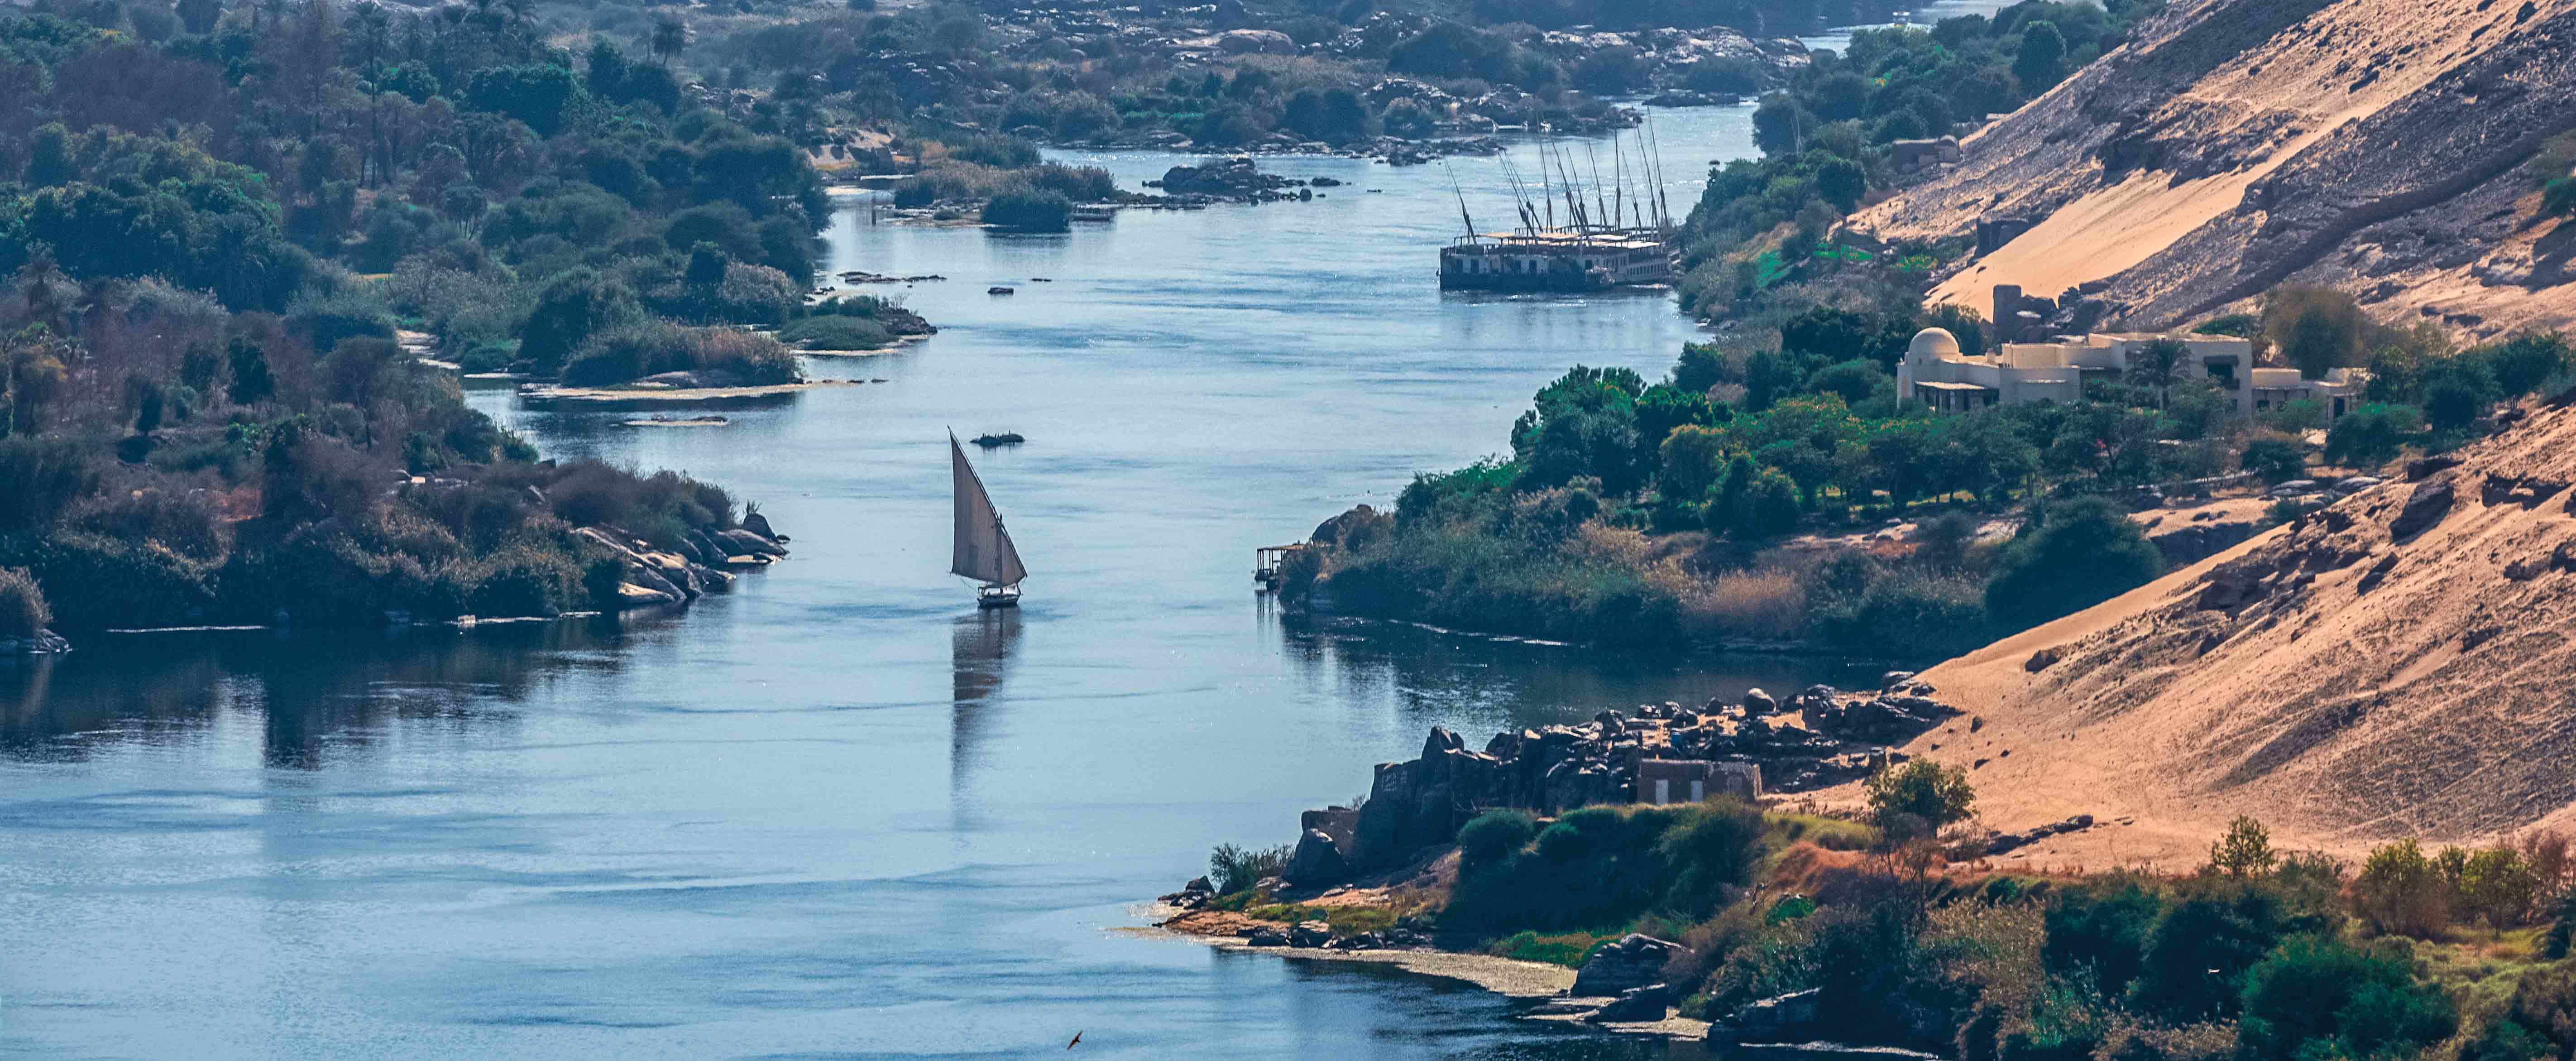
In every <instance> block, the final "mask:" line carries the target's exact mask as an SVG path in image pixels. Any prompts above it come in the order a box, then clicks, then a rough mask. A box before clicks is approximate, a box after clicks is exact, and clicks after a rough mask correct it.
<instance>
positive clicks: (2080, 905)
mask: <svg viewBox="0 0 2576 1061" xmlns="http://www.w3.org/2000/svg"><path fill="white" fill-rule="evenodd" d="M2164 912H2165V898H2164V896H2163V895H2161V894H2159V893H2157V892H2153V891H2150V890H2148V889H2147V888H2146V887H2144V886H2143V885H2142V884H2141V883H2140V882H2138V881H2136V880H2124V881H2116V882H2103V883H2091V884H2085V885H2080V886H2076V887H2070V888H2062V889H2059V890H2058V891H2057V892H2056V893H2055V894H2053V895H2051V896H2050V897H2049V901H2048V907H2047V913H2046V917H2045V920H2044V921H2043V925H2044V927H2045V931H2044V936H2043V938H2044V940H2045V942H2044V943H2043V944H2042V946H2041V950H2040V957H2041V959H2042V960H2043V961H2044V962H2045V963H2046V964H2047V966H2048V968H2049V970H2050V971H2051V972H2055V973H2058V974H2059V975H2068V976H2071V975H2078V974H2090V975H2091V976H2092V978H2093V982H2094V983H2095V984H2096V985H2098V986H2100V987H2101V988H2102V990H2104V991H2106V992H2109V993H2111V994H2113V995H2118V994H2121V993H2123V992H2125V991H2126V990H2127V989H2128V986H2129V984H2130V983H2131V982H2132V981H2135V980H2136V979H2137V978H2138V973H2139V972H2140V971H2141V970H2142V969H2144V968H2145V966H2146V954H2147V942H2148V940H2149V939H2150V938H2151V937H2152V935H2153V933H2154V931H2155V927H2156V921H2157V919H2158V918H2160V917H2162V916H2163V915H2164Z"/></svg>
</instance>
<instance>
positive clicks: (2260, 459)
mask: <svg viewBox="0 0 2576 1061" xmlns="http://www.w3.org/2000/svg"><path fill="white" fill-rule="evenodd" d="M2238 466H2239V467H2242V468H2244V469H2245V470H2246V471H2249V472H2253V473H2254V474H2255V475H2256V476H2257V477H2259V478H2261V479H2262V480H2263V481H2264V482H2266V483H2286V482H2289V481H2290V480H2293V479H2300V478H2305V477H2306V476H2307V474H2308V447H2307V444H2306V443H2304V442H2301V441H2299V440H2298V439H2295V438H2291V437H2290V436H2288V435H2260V436H2257V437H2256V438H2255V439H2254V440H2253V441H2251V442H2248V443H2246V444H2245V453H2244V456H2243V457H2241V458H2240V459H2239V460H2238Z"/></svg>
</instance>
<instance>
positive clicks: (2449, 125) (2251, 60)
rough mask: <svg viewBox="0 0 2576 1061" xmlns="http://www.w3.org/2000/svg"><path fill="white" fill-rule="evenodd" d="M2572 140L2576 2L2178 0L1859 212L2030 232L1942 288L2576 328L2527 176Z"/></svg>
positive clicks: (2145, 305)
mask: <svg viewBox="0 0 2576 1061" xmlns="http://www.w3.org/2000/svg"><path fill="white" fill-rule="evenodd" d="M2570 129H2576V0H2528V2H2523V0H2334V2H2326V0H2178V2H2176V3H2174V4H2173V5H2171V6H2170V7H2169V8H2168V9H2167V10H2166V11H2165V13H2163V14H2162V15H2159V16H2157V17H2156V18H2154V19H2152V20H2150V21H2149V22H2147V23H2146V24H2144V25H2142V26H2141V27H2139V29H2138V30H2137V32H2136V33H2134V34H2133V36H2132V40H2131V41H2130V42H2129V43H2127V44H2124V45H2122V46H2121V47H2120V48H2118V49H2116V50H2115V51H2114V52H2113V53H2112V54H2110V55H2108V56H2106V57H2104V58H2103V60H2102V61H2100V62H2097V63H2095V64H2093V65H2091V66H2089V67H2087V68H2086V69H2084V70H2083V71H2080V72H2078V73H2077V74H2076V75H2075V76H2074V77H2072V78H2069V79H2068V80H2067V82H2066V83H2064V84H2062V85H2059V86H2058V87H2057V88H2056V89H2054V90H2052V91H2051V92H2049V93H2048V94H2047V95H2045V96H2043V97H2041V98H2040V99H2038V100H2035V101H2033V102H2032V103H2030V104H2029V105H2028V106H2025V107H2023V108H2022V109H2021V110H2020V111H2018V112H2016V113H2014V114H2013V115H2012V116H2010V117H2009V118H2006V119H2004V120H2003V121H2001V122H1998V123H1997V124H1996V125H1994V126H1992V127H1989V128H1988V129H1985V130H1983V131H1981V132H1979V133H1978V134H1976V135H1975V136H1972V137H1970V138H1969V139H1968V141H1967V142H1966V144H1965V145H1964V146H1965V151H1966V157H1965V160H1964V161H1963V162H1962V163H1961V164H1960V165H1958V166H1956V167H1953V168H1950V169H1948V170H1945V171H1943V172H1941V173H1939V174H1937V175H1933V176H1929V177H1926V178H1924V179H1923V180H1922V182H1921V183H1920V184H1918V185H1916V186H1914V187H1911V188H1908V189H1906V190H1904V191H1901V192H1900V193H1899V194H1898V195H1896V196H1895V197H1894V198H1892V199H1890V200H1888V201H1887V202H1884V203H1881V204H1879V205H1876V206H1874V207H1871V208H1870V209H1868V210H1866V211H1864V212H1863V213H1862V214H1860V215H1858V216H1857V217H1856V218H1855V219H1854V221H1853V224H1854V225H1855V226H1856V227H1858V228H1860V229H1863V230H1865V231H1869V232H1871V233H1873V234H1875V235H1878V236H1880V237H1884V238H1911V239H1924V238H1939V237H1945V236H1959V235H1964V234H1967V233H1970V232H1972V231H1973V230H1974V227H1975V225H1976V222H1977V221H1978V220H1979V219H1981V218H2025V219H2030V220H2033V221H2035V222H2036V224H2035V225H2034V226H2033V227H2032V228H2031V229H2030V230H2029V231H2028V232H2026V233H2024V234H2022V235H2021V236H2019V237H2017V238H2015V239H2014V240H2012V241H2011V242H2009V243H2007V244H2005V245H2004V246H2003V247H2002V248H2000V249H1999V250H1997V251H1995V252H1994V253H1992V254H1989V255H1987V256H1986V257H1984V258H1983V259H1981V260H1977V261H1973V262H1969V263H1965V264H1964V265H1963V266H1962V267H1961V268H1960V269H1959V270H1958V271H1957V272H1955V273H1953V274H1952V275H1950V276H1949V277H1948V278H1946V279H1945V281H1944V282H1943V283H1942V285H1941V286H1940V287H1939V288H1938V289H1937V291H1936V294H1937V295H1938V296H1939V297H1942V298H1945V299H1953V300H1958V301H1962V302H1966V303H1968V304H1970V305H1976V306H1980V307H1982V306H1984V305H1985V304H1986V299H1987V297H1988V291H1989V290H1990V289H1991V288H1992V287H1993V286H1994V285H1996V284H1999V283H2013V284H2019V285H2021V286H2022V287H2024V288H2025V289H2026V290H2029V291H2031V292H2033V293H2037V294H2043V295H2055V294H2057V293H2059V292H2060V291H2062V290H2064V289H2067V288H2071V287H2078V286H2080V285H2092V286H2093V287H2095V288H2097V289H2098V290H2099V294H2100V296H2101V297H2102V298H2103V299H2104V300H2105V301H2106V302H2108V303H2109V304H2110V305H2111V308H2112V311H2113V313H2114V315H2115V316H2120V317H2125V318H2126V319H2127V320H2128V321H2129V322H2131V323H2132V324H2135V325H2139V326H2163V325H2169V324H2174V323H2178V322H2182V321H2186V320H2188V319H2190V318H2192V317H2195V316H2199V315H2202V314H2206V313H2209V312H2211V311H2213V310H2216V309H2217V308H2219V307H2222V306H2225V305H2228V304H2229V303H2232V302H2235V301H2237V300H2240V299H2244V298H2247V297H2250V296H2252V295H2256V294H2259V293H2261V292H2262V291H2264V290H2266V289H2268V288H2270V287H2272V286H2274V285H2276V284H2279V283H2282V282H2285V281H2297V282H2307V283H2325V284H2333V285H2337V286H2341V287H2344V288H2346V289H2347V290H2350V291H2353V292H2354V293H2355V294H2356V295H2358V296H2360V297H2361V298H2362V299H2363V301H2364V302H2365V304H2368V305H2371V306H2373V307H2374V308H2375V309H2376V310H2377V311H2378V312H2379V314H2380V315H2381V316H2382V317H2383V318H2387V319H2391V320H2401V322H2403V321H2412V320H2414V319H2418V318H2431V319H2435V320H2439V321H2442V322H2443V323H2445V324H2446V325H2447V326H2449V327H2450V328H2452V329H2453V330H2455V331H2458V332H2461V333H2464V334H2466V335H2472V336H2482V335H2492V334H2495V333H2499V332H2502V331H2506V330H2510V329H2512V328H2518V327H2524V326H2531V325H2545V326H2563V325H2565V324H2568V323H2570V322H2576V220H2571V221H2565V222H2560V221H2549V220H2543V219H2540V218H2538V216H2537V215H2538V208H2539V196H2538V193H2537V187H2538V186H2537V184H2536V183H2535V182H2534V181H2533V179H2532V176H2531V174H2530V173H2528V172H2526V171H2525V169H2524V164H2525V163H2526V162H2527V161H2528V160H2529V159H2531V157H2532V156H2533V155H2534V153H2535V152H2536V151H2537V150H2538V149H2539V147H2540V146H2541V142H2542V141H2543V140H2544V139H2546V138H2548V137H2550V136H2553V135H2556V134H2559V133H2563V132H2567V131H2569V130H2570Z"/></svg>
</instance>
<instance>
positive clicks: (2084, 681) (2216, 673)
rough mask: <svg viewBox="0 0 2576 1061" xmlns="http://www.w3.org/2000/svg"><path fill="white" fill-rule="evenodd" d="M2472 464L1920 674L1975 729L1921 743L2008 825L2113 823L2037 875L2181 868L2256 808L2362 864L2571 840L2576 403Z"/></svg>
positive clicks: (2048, 849) (2543, 415)
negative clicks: (2538, 830)
mask: <svg viewBox="0 0 2576 1061" xmlns="http://www.w3.org/2000/svg"><path fill="white" fill-rule="evenodd" d="M2456 456H2457V457H2458V458H2460V461H2461V463H2460V464H2459V465H2458V466H2457V467H2450V468H2433V467H2429V466H2423V465H2418V466H2417V467H2416V469H2415V470H2416V471H2420V472H2423V473H2424V474H2423V475H2422V477H2421V478H2418V479H2415V480H2412V481H2409V480H2405V479H2399V480H2393V481H2390V482H2386V483H2383V484H2381V485H2379V486H2376V487H2372V488H2370V489H2368V490H2365V491H2362V492H2360V493H2358V494H2355V495H2353V496H2351V497H2348V498H2345V499H2344V500H2342V501H2340V502H2337V503H2336V504H2334V505H2333V506H2331V507H2329V508H2327V509H2325V510H2323V511H2320V512H2316V513H2312V514H2310V515H2308V516H2305V517H2302V518H2301V519H2299V520H2297V521H2294V522H2293V523H2291V524H2288V525H2285V526H2283V527H2279V528H2275V529H2273V530H2271V531H2268V532H2266V533H2264V534H2262V535H2259V536H2257V537H2255V538H2254V539H2252V540H2250V541H2247V542H2245V543H2243V544H2241V545H2238V546H2237V547H2235V548H2233V549H2230V550H2228V551H2226V552H2224V553H2220V554H2219V555H2217V556H2213V557H2211V558H2209V559H2208V560H2205V561H2202V562H2201V563H2198V564H2195V565H2193V566H2191V567H2189V568H2186V569H2183V570H2180V571H2176V572H2173V573H2171V574H2169V575H2167V576H2165V577H2164V578H2162V579H2159V580H2157V581H2156V582H2154V583H2151V584H2149V585H2147V586H2144V587H2141V588H2139V589H2137V590H2135V591H2132V592H2130V593H2128V594H2126V595H2123V596H2121V597H2118V598H2116V599H2113V600H2111V601H2108V602H2105V603H2104V604H2102V605H2100V606H2098V607H2095V608H2092V609H2089V610H2087V611H2083V612H2079V613H2077V614H2075V615H2071V616H2068V617H2066V618H2064V619H2060V620H2058V621H2056V622H2053V623H2049V624H2047V625H2045V626H2041V627H2038V628H2036V629H2032V630H2029V631H2026V632H2023V633H2021V634H2018V635H2015V636H2013V637H2010V638H2006V639H2004V640H2002V641H1999V642H1996V643H1995V644H1993V645H1989V646H1987V647H1986V648H1983V649H1980V650H1978V651H1976V652H1973V653H1970V654H1968V655H1965V656H1962V657H1959V658H1957V659H1953V660H1950V661H1947V662H1945V663H1942V664H1940V665H1939V666H1936V667H1934V668H1932V669H1930V670H1927V671H1925V672H1923V674H1922V679H1923V680H1925V681H1928V682H1930V683H1931V684H1933V685H1934V686H1935V687H1936V688H1937V689H1938V695H1939V696H1940V697H1941V698H1942V699H1944V700H1946V701H1948V702H1950V703H1953V704H1956V705H1958V706H1960V707H1961V708H1962V709H1963V710H1965V711H1966V712H1967V714H1966V715H1963V716H1962V717H1960V718H1958V719H1955V720H1953V721H1952V722H1951V723H1949V724H1947V725H1944V726H1942V727H1941V728H1939V729H1937V730H1934V731H1932V732H1930V733H1927V734H1925V735H1923V736H1922V737H1920V738H1918V739H1917V740H1915V741H1914V742H1912V743H1911V744H1910V745H1909V746H1908V747H1907V748H1906V749H1905V750H1906V751H1907V752H1909V753H1911V754H1915V755H1922V756H1928V757H1930V758H1932V759H1935V760H1938V761H1942V762H1946V763H1956V764H1959V765H1963V766H1968V767H1970V775H1971V778H1972V779H1973V781H1974V783H1975V785H1976V790H1977V808H1976V809H1977V811H1978V813H1979V815H1980V816H1981V817H1982V818H1984V819H1985V820H1986V821H1987V822H1988V823H1989V824H1993V825H1996V826H1999V827H2002V828H2019V827H2025V826H2029V825H2033V824H2038V823H2040V822H2044V821H2053V820H2057V819H2060V818H2064V817H2066V816H2068V815H2072V814H2091V815H2094V816H2095V817H2096V818H2097V819H2099V820H2101V821H2103V822H2105V823H2106V824H2103V825H2098V826H2096V827H2095V828H2093V829H2090V830H2086V831H2083V832H2080V833H2074V834H2069V835H2067V836H2062V837H2058V838H2054V839H2052V840H2051V841H2049V842H2047V843H2045V844H2042V845H2039V846H2038V847H2036V848H2033V849H2031V850H2030V851H2029V852H2028V853H2026V854H2025V853H2018V852H2017V853H2016V855H2015V862H2016V863H2017V864H2022V865H2031V866H2036V867H2046V868H2060V869H2074V868H2087V869H2102V868H2108V867H2110V866H2113V865H2121V864H2144V865H2151V866H2157V867H2162V868H2185V867H2187V866H2189V865H2191V864H2195V863H2197V862H2199V861H2200V860H2202V859H2203V858H2204V857H2205V854H2206V851H2207V846H2208V843H2209V841H2210V839H2211V838H2212V837H2214V836H2216V835H2217V833H2218V832H2219V831H2220V830H2221V829H2223V828H2224V827H2225V825H2226V823H2227V822H2228V821H2229V820H2230V819H2231V818H2233V817H2234V816H2236V815H2239V814H2250V815H2253V816H2255V817H2257V818H2259V819H2261V820H2263V821H2264V822H2265V823H2266V824H2267V825H2268V826H2269V827H2270V828H2271V830H2272V834H2273V842H2274V845H2275V846H2276V847H2282V848H2293V849H2315V850H2323V851H2327V852H2330V853H2334V854H2338V855H2342V856H2347V857H2348V856H2355V855H2359V854H2361V853H2364V852H2366V851H2367V850H2368V849H2369V848H2370V847H2371V846H2373V845H2374V844H2376V843H2379V842H2383V841H2386V840H2388V839H2392V838H2398V837H2408V836H2413V837H2420V838H2423V839H2426V840H2428V841H2434V842H2475V841H2481V840H2489V839H2496V838H2502V837H2507V836H2511V835H2514V834H2516V833H2518V832H2520V831H2523V830H2527V829H2530V828H2534V827H2550V828H2563V827H2567V826H2570V825H2576V771H2571V770H2569V769H2568V768H2567V764H2568V763H2569V762H2570V761H2571V755H2576V713H2571V711H2570V701H2571V692H2570V690H2571V688H2576V646H2571V643H2570V640H2569V637H2568V634H2569V632H2570V629H2571V627H2576V516H2571V514H2570V506H2571V504H2576V494H2571V493H2570V492H2569V489H2568V487H2569V485H2570V484H2571V483H2576V409H2571V408H2565V407H2541V408H2538V409H2537V410H2536V411H2533V412H2531V414H2530V415H2529V416H2528V418H2527V419H2523V420H2522V421H2521V422H2519V423H2515V424H2513V425H2511V426H2510V427H2509V428H2508V429H2506V430H2505V431H2504V432H2503V433H2502V434H2500V435H2498V436H2496V437H2493V438H2490V439H2487V440H2485V441H2482V442H2479V443H2477V444H2475V445H2473V446H2470V447H2468V448H2466V449H2464V450H2461V451H2459V452H2458V453H2457V454H2456ZM2052 656H2053V657H2054V661H2053V662H2051V661H2050V657H2052ZM1825 798H1826V799H1827V800H1828V801H1842V802H1857V800H1858V793H1857V792H1856V791H1854V790H1852V789H1850V788H1845V789H1841V790H1835V791H1832V792H1829V793H1827V794H1826V795H1825ZM2123 820H2125V821H2123Z"/></svg>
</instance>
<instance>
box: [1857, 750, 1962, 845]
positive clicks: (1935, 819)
mask: <svg viewBox="0 0 2576 1061" xmlns="http://www.w3.org/2000/svg"><path fill="white" fill-rule="evenodd" d="M1861 788H1862V790H1863V791H1864V792H1865V793H1866V794H1867V795H1868V797H1869V811H1870V816H1871V817H1872V818H1874V819H1876V820H1877V821H1878V823H1879V825H1880V826H1881V827H1882V828H1885V827H1888V826H1889V825H1891V824H1893V823H1895V822H1896V821H1897V820H1898V818H1899V816H1907V817H1912V818H1916V819H1919V820H1921V821H1922V822H1923V823H1924V824H1925V825H1927V826H1929V827H1931V828H1933V829H1939V828H1941V827H1942V826H1944V825H1948V824H1950V823H1951V822H1955V821H1959V820H1961V819H1964V818H1966V817H1967V816H1968V811H1969V809H1970V808H1971V807H1973V806H1975V805H1976V802H1977V792H1976V789H1975V788H1974V787H1972V786H1970V785H1969V784H1968V768H1967V767H1964V766H1958V765H1951V766H1943V765H1941V764H1939V763H1936V762H1933V761H1932V760H1930V759H1920V758H1918V759H1909V760H1906V761H1905V762H1904V763H1903V764H1901V765H1891V766H1885V767H1881V768H1879V771H1878V772H1877V773H1874V774H1871V775H1869V780H1868V781H1866V782H1863V783H1862V785H1861Z"/></svg>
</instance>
